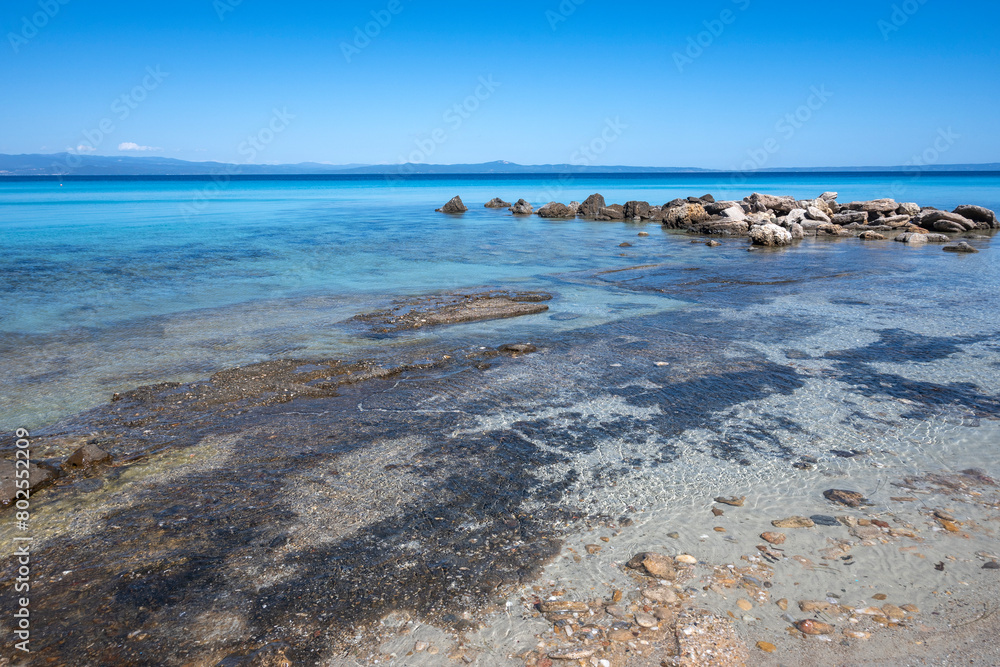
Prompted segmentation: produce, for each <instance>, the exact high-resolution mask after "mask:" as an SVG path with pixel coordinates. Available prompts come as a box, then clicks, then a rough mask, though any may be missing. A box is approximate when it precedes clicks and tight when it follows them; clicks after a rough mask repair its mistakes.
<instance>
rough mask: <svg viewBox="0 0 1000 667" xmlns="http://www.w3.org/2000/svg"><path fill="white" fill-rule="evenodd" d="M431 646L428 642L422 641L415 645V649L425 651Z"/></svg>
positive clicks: (419, 651)
mask: <svg viewBox="0 0 1000 667" xmlns="http://www.w3.org/2000/svg"><path fill="white" fill-rule="evenodd" d="M429 646H430V644H428V643H427V642H423V641H421V642H417V643H416V644H414V645H413V650H414V651H416V652H417V653H423V652H424V651H426V650H427V648H428V647H429Z"/></svg>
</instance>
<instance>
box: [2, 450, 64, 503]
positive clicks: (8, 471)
mask: <svg viewBox="0 0 1000 667" xmlns="http://www.w3.org/2000/svg"><path fill="white" fill-rule="evenodd" d="M21 461H22V462H23V461H24V459H21ZM24 470H27V471H28V476H27V477H26V478H25V477H20V478H19V477H18V476H17V472H18V471H22V472H23V471H24ZM57 477H59V471H58V470H56V469H55V468H53V467H52V466H50V465H48V464H47V463H38V462H35V461H30V462H28V464H27V467H24V466H22V467H20V468H18V467H16V464H15V462H14V461H0V503H3V506H4V507H7V506H9V505H10V504H12V503H13V502H14V501H15V500H17V499H18V496H17V492H18V489H21V490H25V489H27V490H28V491H35V490H36V489H41V488H43V487H45V486H48V485H49V484H51V483H52V482H53V481H55V479H56V478H57ZM26 480H27V485H26V486H25V484H24V483H25V481H26ZM19 482H20V483H21V484H20V485H19V484H18V483H19Z"/></svg>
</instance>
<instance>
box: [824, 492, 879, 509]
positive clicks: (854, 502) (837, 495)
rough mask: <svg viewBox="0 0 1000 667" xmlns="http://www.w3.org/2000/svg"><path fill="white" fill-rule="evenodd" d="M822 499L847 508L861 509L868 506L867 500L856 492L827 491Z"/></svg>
mask: <svg viewBox="0 0 1000 667" xmlns="http://www.w3.org/2000/svg"><path fill="white" fill-rule="evenodd" d="M823 497H824V498H826V499H827V500H829V501H831V502H834V503H840V504H841V505H846V506H848V507H861V506H862V505H870V504H871V503H870V502H868V499H867V498H865V497H864V496H863V495H862V494H860V493H858V492H857V491H845V490H843V489H828V490H827V491H824V492H823Z"/></svg>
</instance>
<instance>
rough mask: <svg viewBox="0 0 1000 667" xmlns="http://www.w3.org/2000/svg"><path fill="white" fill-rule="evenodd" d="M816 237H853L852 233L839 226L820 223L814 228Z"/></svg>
mask: <svg viewBox="0 0 1000 667" xmlns="http://www.w3.org/2000/svg"><path fill="white" fill-rule="evenodd" d="M816 236H844V237H847V236H854V233H853V232H851V231H849V230H846V229H844V228H843V227H841V226H840V225H834V224H832V223H826V222H821V223H819V225H818V226H817V227H816Z"/></svg>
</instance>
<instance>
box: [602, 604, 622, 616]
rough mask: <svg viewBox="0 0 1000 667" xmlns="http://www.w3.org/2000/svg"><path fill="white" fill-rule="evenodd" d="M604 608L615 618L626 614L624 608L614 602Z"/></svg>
mask: <svg viewBox="0 0 1000 667" xmlns="http://www.w3.org/2000/svg"><path fill="white" fill-rule="evenodd" d="M604 610H605V611H606V612H608V613H609V614H611V615H612V616H614V617H615V618H625V616H626V612H625V610H624V609H622V608H621V607H619V606H618V605H616V604H609V605H608V606H607V607H605V608H604Z"/></svg>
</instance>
